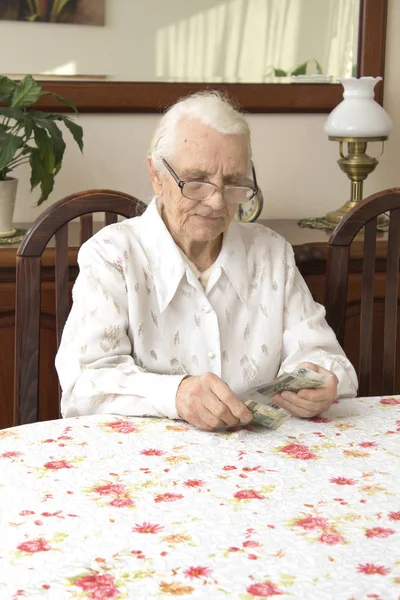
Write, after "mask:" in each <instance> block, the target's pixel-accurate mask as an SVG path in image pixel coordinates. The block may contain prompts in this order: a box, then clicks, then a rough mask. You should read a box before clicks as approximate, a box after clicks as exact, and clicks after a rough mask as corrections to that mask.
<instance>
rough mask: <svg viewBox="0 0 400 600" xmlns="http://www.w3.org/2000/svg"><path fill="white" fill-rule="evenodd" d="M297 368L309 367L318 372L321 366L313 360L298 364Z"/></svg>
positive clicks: (310, 369)
mask: <svg viewBox="0 0 400 600" xmlns="http://www.w3.org/2000/svg"><path fill="white" fill-rule="evenodd" d="M296 369H308V370H309V371H314V372H315V373H318V371H319V369H320V367H319V366H318V365H316V364H315V363H312V362H301V363H299V364H298V365H296Z"/></svg>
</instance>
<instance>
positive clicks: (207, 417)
mask: <svg viewBox="0 0 400 600" xmlns="http://www.w3.org/2000/svg"><path fill="white" fill-rule="evenodd" d="M196 412H197V416H198V417H199V418H200V419H201V420H202V421H203V422H204V423H206V424H207V425H209V426H210V428H211V429H221V427H226V423H225V421H223V420H222V419H219V418H218V417H217V416H215V415H214V414H213V413H212V412H211V411H210V410H208V408H207V407H206V406H204V404H202V403H199V404H198V405H197V406H196Z"/></svg>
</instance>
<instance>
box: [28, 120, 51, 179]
mask: <svg viewBox="0 0 400 600" xmlns="http://www.w3.org/2000/svg"><path fill="white" fill-rule="evenodd" d="M33 135H34V137H35V143H36V146H37V147H38V150H39V153H40V158H41V161H42V164H43V167H44V169H45V171H46V173H52V172H53V169H54V165H55V156H54V147H53V141H52V139H51V137H50V136H49V135H48V134H47V132H46V131H45V130H44V129H41V128H40V127H37V126H36V125H34V126H33Z"/></svg>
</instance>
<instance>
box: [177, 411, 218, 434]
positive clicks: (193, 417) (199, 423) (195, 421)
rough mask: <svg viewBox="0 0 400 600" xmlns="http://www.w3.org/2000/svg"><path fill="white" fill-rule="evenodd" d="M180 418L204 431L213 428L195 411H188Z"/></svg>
mask: <svg viewBox="0 0 400 600" xmlns="http://www.w3.org/2000/svg"><path fill="white" fill-rule="evenodd" d="M182 418H183V419H184V420H185V421H186V422H187V423H190V425H193V426H194V427H197V429H203V430H204V431H212V430H213V429H214V428H213V427H212V426H211V425H209V424H208V423H206V422H205V421H203V420H202V419H201V418H200V416H199V415H198V414H197V412H196V411H188V413H187V414H186V416H182Z"/></svg>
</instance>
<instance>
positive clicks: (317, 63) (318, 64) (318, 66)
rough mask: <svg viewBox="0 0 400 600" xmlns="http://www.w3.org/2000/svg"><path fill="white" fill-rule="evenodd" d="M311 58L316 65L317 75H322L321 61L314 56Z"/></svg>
mask: <svg viewBox="0 0 400 600" xmlns="http://www.w3.org/2000/svg"><path fill="white" fill-rule="evenodd" d="M313 60H314V62H315V66H316V67H317V73H318V75H322V67H321V63H319V62H318V61H317V59H316V58H314V59H313Z"/></svg>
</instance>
